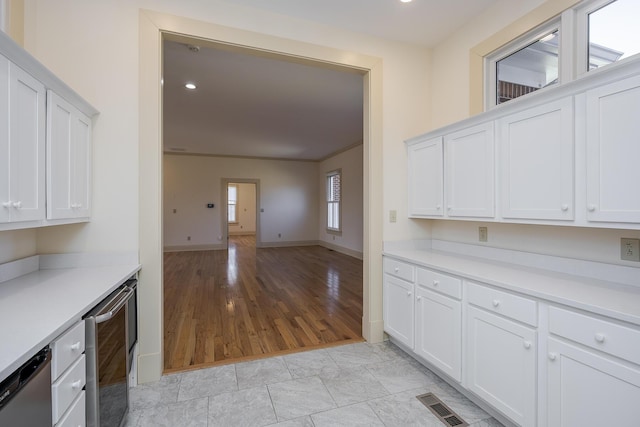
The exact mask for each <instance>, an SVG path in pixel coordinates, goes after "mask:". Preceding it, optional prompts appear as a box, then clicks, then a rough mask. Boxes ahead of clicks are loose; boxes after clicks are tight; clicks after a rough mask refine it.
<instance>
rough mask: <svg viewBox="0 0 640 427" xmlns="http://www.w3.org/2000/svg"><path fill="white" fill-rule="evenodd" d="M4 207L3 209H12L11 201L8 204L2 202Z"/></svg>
mask: <svg viewBox="0 0 640 427" xmlns="http://www.w3.org/2000/svg"><path fill="white" fill-rule="evenodd" d="M2 207H3V208H10V207H11V200H9V201H8V202H2Z"/></svg>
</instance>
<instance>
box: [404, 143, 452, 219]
mask: <svg viewBox="0 0 640 427" xmlns="http://www.w3.org/2000/svg"><path fill="white" fill-rule="evenodd" d="M407 151H408V153H407V154H408V158H409V216H410V217H425V216H426V217H431V216H436V217H438V216H440V217H441V216H442V215H443V211H444V209H443V208H442V203H443V196H442V191H443V187H442V175H443V174H442V172H443V170H442V137H437V138H433V139H429V140H427V141H421V142H418V143H416V144H413V145H409V146H408V147H407Z"/></svg>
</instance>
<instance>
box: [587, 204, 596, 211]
mask: <svg viewBox="0 0 640 427" xmlns="http://www.w3.org/2000/svg"><path fill="white" fill-rule="evenodd" d="M596 207H597V206H596V205H589V206H587V209H588V210H589V212H594V211H595V210H596Z"/></svg>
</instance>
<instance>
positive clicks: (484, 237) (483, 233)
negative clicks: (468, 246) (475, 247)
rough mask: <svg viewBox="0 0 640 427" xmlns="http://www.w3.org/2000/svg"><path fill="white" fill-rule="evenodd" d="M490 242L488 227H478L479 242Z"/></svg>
mask: <svg viewBox="0 0 640 427" xmlns="http://www.w3.org/2000/svg"><path fill="white" fill-rule="evenodd" d="M488 240H489V230H488V229H487V227H478V241H480V242H487V241H488Z"/></svg>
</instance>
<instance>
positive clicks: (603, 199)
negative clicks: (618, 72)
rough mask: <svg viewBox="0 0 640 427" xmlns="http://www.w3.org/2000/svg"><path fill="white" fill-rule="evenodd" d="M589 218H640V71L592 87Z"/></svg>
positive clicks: (589, 100) (589, 97) (589, 95)
mask: <svg viewBox="0 0 640 427" xmlns="http://www.w3.org/2000/svg"><path fill="white" fill-rule="evenodd" d="M586 102H587V117H586V118H587V120H586V122H587V136H586V138H587V219H588V220H589V221H609V222H627V223H640V191H637V188H636V187H637V184H638V182H640V167H638V159H640V144H638V135H640V120H638V118H639V117H640V77H638V76H636V77H632V78H629V79H625V80H621V81H618V82H615V83H612V84H609V85H605V86H601V87H599V88H596V89H592V90H589V91H587V94H586Z"/></svg>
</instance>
